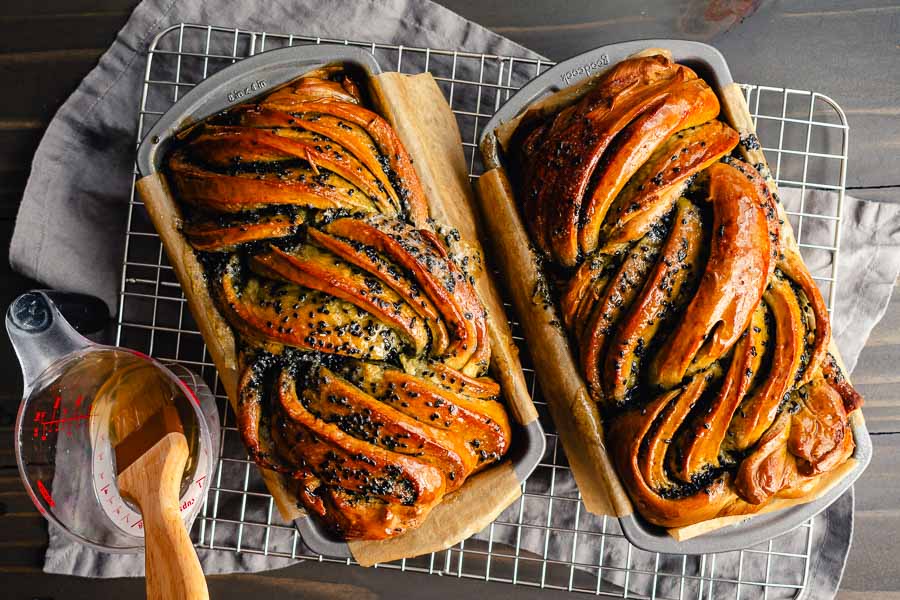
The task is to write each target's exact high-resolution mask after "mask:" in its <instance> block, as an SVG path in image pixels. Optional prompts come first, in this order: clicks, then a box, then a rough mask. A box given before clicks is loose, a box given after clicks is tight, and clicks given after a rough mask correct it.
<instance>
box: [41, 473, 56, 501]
mask: <svg viewBox="0 0 900 600" xmlns="http://www.w3.org/2000/svg"><path fill="white" fill-rule="evenodd" d="M37 489H38V491H39V492H40V493H41V496H43V497H44V500H45V501H46V502H47V504H49V505H50V508H53V507H54V506H56V502H54V501H53V496H51V495H50V491H49V490H48V489H47V488H46V487H44V482H43V481H41V480H40V479H38V482H37Z"/></svg>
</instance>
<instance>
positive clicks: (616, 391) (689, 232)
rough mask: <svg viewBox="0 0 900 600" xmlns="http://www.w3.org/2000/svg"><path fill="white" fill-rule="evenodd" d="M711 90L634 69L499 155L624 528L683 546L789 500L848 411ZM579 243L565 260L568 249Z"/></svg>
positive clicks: (780, 241)
mask: <svg viewBox="0 0 900 600" xmlns="http://www.w3.org/2000/svg"><path fill="white" fill-rule="evenodd" d="M705 85H706V84H705V83H704V82H702V81H700V80H698V79H696V76H695V75H694V74H693V72H691V71H690V70H688V69H685V68H683V67H679V66H678V65H674V64H672V63H671V62H670V61H669V60H668V59H666V58H665V57H663V56H650V57H644V58H636V59H629V60H626V61H623V62H622V63H619V64H618V65H616V66H614V67H612V68H611V69H610V70H609V71H607V72H606V73H604V74H601V75H599V76H598V77H596V80H595V81H594V82H593V86H594V87H593V88H591V89H590V90H588V91H587V93H586V94H585V95H584V96H583V97H582V98H581V99H580V100H578V101H576V102H575V103H573V104H571V105H569V106H566V107H564V108H562V109H561V110H559V111H558V112H557V113H556V114H550V115H548V116H545V117H541V118H542V119H543V120H542V121H537V122H535V121H534V120H532V121H528V122H527V128H528V129H527V130H526V131H525V133H523V134H522V135H521V136H520V137H518V138H516V137H515V136H514V137H513V139H514V140H516V139H518V142H517V143H518V144H519V146H518V147H517V148H513V149H512V155H513V156H512V158H513V159H514V160H515V161H518V162H517V163H515V164H514V165H513V167H514V169H517V171H516V172H518V173H520V174H521V181H520V182H519V187H518V191H519V193H520V199H519V200H520V210H521V211H522V215H523V217H524V220H525V222H526V223H527V224H528V226H529V229H530V232H531V234H532V239H533V241H534V242H535V245H536V246H537V247H538V248H539V249H540V250H542V251H544V252H545V254H546V255H547V256H548V258H549V261H548V269H549V270H550V273H551V275H552V277H550V279H552V280H554V281H556V282H558V283H560V285H559V292H560V296H559V301H560V315H561V318H562V321H563V325H564V326H565V328H566V330H567V331H568V332H569V336H570V339H571V340H572V342H573V344H574V349H575V350H576V352H577V355H578V360H579V364H580V368H581V372H582V374H583V376H584V379H585V382H586V384H587V386H588V389H589V391H590V394H591V396H592V398H593V399H594V400H595V401H596V402H597V403H598V404H599V407H600V410H601V414H602V415H603V417H604V430H605V436H606V440H605V441H606V448H607V449H608V451H609V453H610V455H611V458H612V460H613V463H614V465H615V467H616V470H617V473H618V475H619V478H620V480H621V482H622V483H623V485H624V486H625V488H626V490H627V491H628V493H629V495H630V497H631V500H632V501H633V502H634V504H635V506H636V508H637V510H638V511H639V512H640V513H641V515H642V516H643V517H644V518H646V519H647V520H648V521H650V522H652V523H655V524H658V525H661V526H665V527H681V526H684V525H690V524H694V523H698V522H701V521H704V520H707V519H712V518H715V517H724V516H730V515H747V514H752V513H754V512H757V511H759V510H761V509H762V508H763V507H765V506H767V505H768V503H769V502H770V501H771V500H772V499H774V498H802V497H804V496H806V495H808V494H810V493H811V491H812V490H813V489H814V488H815V487H816V485H817V481H818V477H819V476H820V475H821V474H823V473H827V472H829V471H831V470H833V469H835V468H836V467H838V466H839V465H841V464H842V463H844V462H845V461H846V460H848V458H849V457H850V456H851V455H852V452H853V449H854V442H853V436H852V433H851V429H850V426H849V414H850V412H852V411H853V410H856V409H857V408H859V406H860V405H861V404H862V398H861V397H860V396H859V394H858V393H856V391H855V390H854V389H853V388H852V386H851V385H850V384H849V382H848V381H847V380H846V378H845V377H844V376H843V374H842V373H841V370H840V368H839V367H838V365H837V363H836V361H835V360H834V358H833V357H831V355H829V354H828V351H827V348H828V344H829V343H830V340H831V328H830V323H829V315H828V312H827V310H826V305H825V302H824V299H823V298H822V295H821V293H820V291H819V289H818V286H817V285H816V284H815V281H814V280H813V278H812V276H811V275H810V274H809V271H808V270H807V268H806V266H805V265H804V264H803V262H802V260H801V259H800V257H799V254H798V253H797V252H796V250H795V249H793V248H792V246H793V242H792V240H791V239H790V237H789V235H788V231H789V229H788V228H787V227H783V222H782V221H781V217H780V215H781V214H783V213H782V212H781V211H780V207H779V206H778V201H777V198H776V197H775V195H774V194H773V193H772V191H771V190H770V189H769V186H768V185H767V183H766V180H765V179H764V178H763V177H762V176H761V175H760V173H759V172H758V171H757V169H756V168H754V167H753V166H751V165H749V164H747V163H744V162H742V161H741V160H738V159H737V158H734V157H733V156H731V155H730V154H729V153H731V152H732V151H733V150H734V149H735V148H736V146H737V144H738V141H739V136H738V133H737V132H736V131H734V130H733V129H731V128H730V127H729V126H728V125H726V124H724V123H722V122H720V121H718V120H715V117H716V115H717V113H718V102H717V101H715V99H714V97H713V98H712V99H710V98H709V97H708V96H709V95H711V91H710V90H708V88H707V87H704V86H705ZM576 240H577V243H576Z"/></svg>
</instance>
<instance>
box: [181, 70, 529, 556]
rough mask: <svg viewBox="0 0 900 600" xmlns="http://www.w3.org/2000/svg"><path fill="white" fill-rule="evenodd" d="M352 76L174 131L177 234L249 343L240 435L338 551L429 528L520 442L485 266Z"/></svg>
mask: <svg viewBox="0 0 900 600" xmlns="http://www.w3.org/2000/svg"><path fill="white" fill-rule="evenodd" d="M345 75H346V74H345V72H344V70H343V68H342V67H341V66H340V65H335V66H329V67H324V68H322V69H319V70H317V71H314V72H311V73H309V74H307V75H305V76H304V77H301V78H300V79H298V80H296V81H294V82H292V83H290V84H288V85H286V86H284V87H282V88H279V89H278V90H275V91H274V92H272V93H271V94H269V95H268V96H266V97H263V98H261V99H259V100H257V101H255V102H254V103H252V104H245V105H240V106H237V107H234V108H232V109H229V110H228V111H226V112H225V113H222V114H220V115H216V116H214V117H212V118H210V119H209V120H207V121H205V122H203V123H199V124H196V125H194V126H192V127H190V128H188V129H187V130H185V131H184V132H182V133H181V134H179V135H178V136H177V139H178V142H177V143H176V146H175V147H174V149H173V150H172V151H171V153H170V155H169V156H168V159H167V173H166V174H167V176H168V178H169V182H170V185H171V187H172V189H174V191H175V192H176V196H177V198H178V199H179V200H180V202H181V208H182V212H183V214H184V223H183V224H182V226H181V230H182V232H183V233H184V235H185V237H186V238H187V240H188V241H189V242H190V243H191V244H192V245H193V247H194V248H195V250H197V251H198V255H199V257H200V259H201V261H202V262H203V264H204V266H205V272H206V277H207V282H206V283H207V285H208V287H209V288H210V292H211V295H212V296H213V299H214V300H215V302H216V305H217V307H218V309H219V311H220V312H221V314H222V315H223V316H224V317H225V319H226V320H227V321H228V323H229V324H230V325H231V327H232V329H233V330H234V332H235V333H236V334H237V335H236V338H237V350H238V359H239V363H240V366H241V369H242V372H241V376H240V379H239V384H238V388H239V389H238V401H237V411H236V412H237V428H238V430H239V431H240V433H241V436H242V438H243V440H244V443H245V445H246V446H247V449H248V451H249V453H250V456H251V457H252V458H253V460H254V461H255V462H256V463H257V464H259V465H260V466H261V467H264V468H267V469H271V470H274V471H276V472H279V473H281V474H283V476H284V478H285V480H286V481H287V482H289V483H288V487H289V488H293V489H294V490H295V491H296V493H297V498H298V500H299V503H300V504H301V505H302V506H303V507H304V508H305V509H306V510H307V512H308V513H310V514H311V515H313V516H314V517H316V518H319V519H321V520H322V521H323V522H324V523H325V524H326V525H327V526H329V527H330V528H331V529H333V530H334V531H335V532H336V533H337V534H338V535H340V536H343V537H344V538H346V539H384V538H389V537H393V536H396V535H399V534H401V533H403V532H404V531H407V530H409V529H411V528H415V527H417V526H418V525H419V524H421V523H422V521H423V520H424V519H425V518H427V516H428V514H429V513H430V512H431V510H432V509H433V508H434V507H435V506H436V505H437V504H438V503H439V502H441V501H442V499H443V498H444V496H445V495H446V494H448V493H451V492H453V491H455V490H457V489H458V488H459V487H460V486H462V485H463V484H464V483H465V481H466V478H467V477H469V476H470V475H471V474H473V473H476V472H478V471H480V470H482V469H485V468H487V467H489V466H490V465H493V464H495V463H496V462H497V461H499V460H501V458H502V457H503V456H504V455H505V454H506V453H507V451H508V450H509V446H510V443H511V439H512V431H511V428H510V423H509V418H508V416H507V414H506V410H505V408H504V407H503V405H502V404H501V403H500V402H498V396H499V392H500V388H499V385H498V384H497V383H496V382H495V381H493V380H492V379H490V378H487V377H485V376H484V374H485V372H486V370H487V367H488V364H489V363H490V358H491V348H490V344H489V342H488V337H487V323H486V313H485V309H484V307H483V306H482V304H481V302H480V300H479V298H478V295H477V293H476V291H475V276H476V275H477V274H478V271H477V269H479V268H480V264H481V258H480V256H478V254H477V253H475V252H474V251H472V250H471V249H470V247H469V246H467V245H466V244H465V242H464V241H463V240H460V239H458V238H459V236H458V234H456V233H455V232H452V231H450V232H448V231H444V230H441V235H438V234H437V233H436V231H435V230H434V229H433V228H434V227H436V225H435V224H433V223H432V222H431V221H430V220H429V219H428V206H427V203H426V199H425V196H424V192H423V190H422V186H421V184H420V182H419V179H418V176H417V175H416V173H415V170H414V168H413V165H412V160H411V159H410V157H409V155H408V154H407V152H406V150H405V149H404V148H403V145H402V144H401V143H400V139H399V138H398V137H397V134H396V132H395V131H394V130H393V128H392V127H391V126H390V125H389V124H388V122H387V121H385V120H384V119H383V118H382V117H381V116H380V115H378V114H376V113H375V112H373V111H371V110H369V109H368V108H366V107H364V106H363V104H364V103H365V100H366V98H365V94H364V93H363V92H362V91H361V89H360V87H359V86H358V85H357V84H356V82H355V81H354V80H353V79H352V78H351V77H348V76H345Z"/></svg>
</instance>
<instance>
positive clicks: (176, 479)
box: [120, 434, 209, 600]
mask: <svg viewBox="0 0 900 600" xmlns="http://www.w3.org/2000/svg"><path fill="white" fill-rule="evenodd" d="M157 452H158V454H157ZM187 454H188V448H187V442H186V440H185V438H184V436H183V435H181V434H169V435H167V436H165V437H164V438H163V439H162V440H160V441H159V442H158V443H157V444H156V445H155V446H154V447H153V448H151V449H150V451H149V452H147V454H145V455H144V456H143V457H141V459H140V460H139V461H138V462H137V463H135V464H134V465H132V467H129V469H128V471H130V470H131V469H132V468H133V467H139V468H140V467H141V466H144V467H145V468H141V469H140V471H142V476H140V477H139V479H140V480H141V481H140V482H136V481H132V482H131V483H134V484H137V485H132V486H130V487H131V489H130V490H129V491H130V492H131V495H132V496H133V497H134V499H135V500H136V501H137V503H138V504H139V505H140V507H141V517H142V518H143V520H144V543H145V545H146V550H145V561H146V571H147V598H148V600H207V599H208V598H209V592H208V591H207V589H206V579H205V578H204V576H203V570H202V569H201V567H200V561H199V560H198V559H197V553H196V552H195V551H194V546H193V544H192V543H191V538H190V536H189V535H188V532H187V530H186V529H185V526H184V522H183V521H182V520H181V511H180V510H179V502H180V499H179V495H178V493H179V488H180V483H181V476H182V473H183V472H184V464H185V461H186V460H187ZM151 455H155V456H151ZM128 471H126V473H128ZM154 471H155V472H154ZM124 474H125V473H123V475H124ZM120 477H121V476H120ZM136 479H137V478H136Z"/></svg>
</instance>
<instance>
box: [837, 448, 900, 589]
mask: <svg viewBox="0 0 900 600" xmlns="http://www.w3.org/2000/svg"><path fill="white" fill-rule="evenodd" d="M873 440H874V445H875V454H874V456H873V458H872V463H871V464H870V465H869V468H868V470H867V471H866V472H865V473H863V476H862V478H861V479H860V480H859V482H857V484H856V519H855V531H854V534H853V546H852V547H851V549H850V557H849V559H848V561H847V568H846V569H845V571H844V579H843V582H842V584H841V589H843V590H854V591H865V592H869V593H874V592H878V595H877V597H879V598H881V597H882V596H881V593H882V592H893V593H900V577H898V576H897V574H898V573H900V554H898V553H897V540H898V539H900V506H898V504H897V498H900V471H898V469H897V465H898V464H900V434H889V435H877V436H875V437H874V438H873ZM872 597H875V596H874V595H873V596H872Z"/></svg>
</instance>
